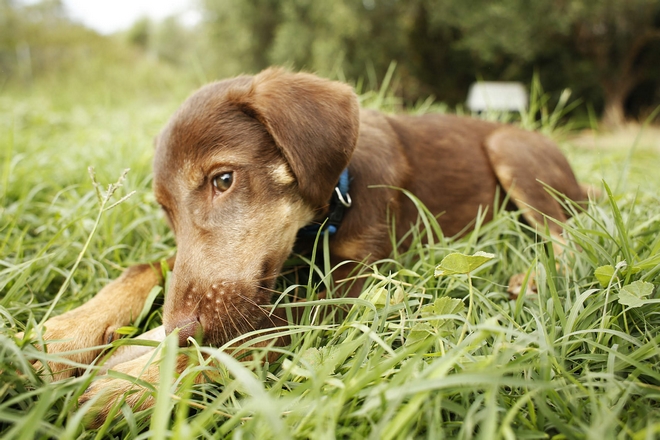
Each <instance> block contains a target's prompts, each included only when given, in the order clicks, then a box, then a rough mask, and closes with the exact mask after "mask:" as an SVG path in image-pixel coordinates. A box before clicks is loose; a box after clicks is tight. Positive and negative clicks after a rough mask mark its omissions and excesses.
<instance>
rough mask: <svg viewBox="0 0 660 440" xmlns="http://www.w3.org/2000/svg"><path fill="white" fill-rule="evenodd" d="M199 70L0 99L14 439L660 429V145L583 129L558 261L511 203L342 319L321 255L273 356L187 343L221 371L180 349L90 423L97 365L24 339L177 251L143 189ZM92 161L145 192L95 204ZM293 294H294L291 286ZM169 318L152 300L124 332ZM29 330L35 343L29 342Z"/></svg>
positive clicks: (575, 434) (408, 264) (2, 309)
mask: <svg viewBox="0 0 660 440" xmlns="http://www.w3.org/2000/svg"><path fill="white" fill-rule="evenodd" d="M199 82H200V81H197V80H190V81H187V82H182V83H176V84H175V83H174V82H173V81H169V82H168V81H164V82H163V84H162V90H160V91H159V92H158V93H150V92H142V91H140V89H138V88H134V89H129V90H124V91H122V92H121V93H114V92H112V89H108V88H103V87H101V86H99V85H95V86H94V88H92V89H91V90H89V91H88V90H87V88H86V85H85V84H69V85H68V86H67V87H64V88H62V89H60V88H58V87H57V85H56V84H52V85H51V86H50V87H47V86H42V87H35V88H34V89H32V91H31V92H29V93H28V92H25V91H23V92H20V91H12V92H11V93H10V92H4V93H3V94H2V95H0V166H1V167H2V172H1V174H0V176H1V178H0V200H1V201H0V436H1V437H2V438H21V439H23V438H25V439H31V438H57V439H73V438H165V437H172V438H181V439H188V438H222V437H225V436H231V437H234V438H259V439H266V438H282V439H289V438H374V439H381V438H382V439H393V438H412V437H422V438H434V439H437V438H482V439H494V438H507V439H514V438H570V439H573V438H598V439H608V438H639V439H650V438H655V437H657V436H658V435H660V368H659V365H660V349H659V348H658V343H659V341H660V330H659V328H660V313H659V310H660V309H659V307H658V303H659V302H660V300H659V299H657V297H658V293H657V290H658V285H659V284H660V203H659V201H660V200H659V196H658V191H657V189H658V188H659V187H660V174H658V172H657V170H658V168H659V167H660V151H658V150H657V149H655V148H654V147H652V146H646V145H644V144H642V143H635V139H634V137H631V138H630V139H626V140H624V141H622V142H621V144H620V145H616V146H611V145H608V146H607V147H602V148H600V147H599V137H595V140H594V142H593V143H591V144H590V147H589V148H585V147H578V146H576V145H574V144H573V143H572V141H571V139H572V137H571V136H572V135H573V133H561V132H556V136H557V137H558V140H559V141H560V143H561V146H562V149H563V150H564V152H565V153H566V154H567V156H568V157H569V160H570V161H571V163H572V164H573V165H574V167H575V170H576V173H577V175H578V178H579V179H580V180H581V181H584V182H588V183H590V184H592V185H594V186H598V187H600V188H602V192H603V197H602V198H601V199H600V200H598V201H596V202H593V203H591V204H590V205H589V206H588V208H587V209H586V210H584V211H583V210H581V209H580V208H577V207H571V209H574V210H575V213H576V216H575V217H574V218H572V219H571V220H570V221H569V222H568V223H567V224H566V226H565V230H566V237H567V242H566V245H565V247H566V249H565V251H564V252H563V253H562V254H561V255H560V256H555V255H554V254H553V252H552V246H550V245H549V242H548V239H547V235H546V234H544V232H543V231H537V232H535V231H531V230H529V228H528V227H527V226H525V225H524V224H522V223H520V222H518V221H517V219H516V216H515V215H513V214H512V213H508V212H501V211H498V212H497V213H496V216H495V219H494V221H492V222H490V223H488V224H477V227H476V228H475V230H474V231H473V232H471V233H470V234H468V235H466V236H465V237H462V238H460V239H454V238H452V237H446V238H443V239H442V240H439V241H438V242H434V243H430V244H427V243H424V241H423V240H422V237H423V236H424V232H423V231H422V232H421V233H418V234H417V235H416V237H415V240H413V245H412V246H411V248H410V249H409V250H407V251H405V252H400V253H397V254H396V255H393V256H392V258H391V259H388V260H386V261H382V262H379V263H378V264H375V265H373V266H370V267H365V268H364V269H363V271H362V272H361V274H360V276H364V277H366V278H367V283H366V285H365V290H364V292H363V294H362V296H361V297H360V298H359V299H357V300H352V301H348V300H343V299H336V300H332V301H331V302H333V303H344V304H345V305H346V309H347V310H349V312H348V314H347V316H346V317H345V319H343V320H340V319H337V318H334V317H332V316H330V318H329V319H328V320H326V321H323V322H319V318H318V317H319V316H320V314H318V313H317V312H318V309H319V308H327V307H328V306H327V304H326V303H327V302H321V301H315V300H314V299H315V295H316V294H317V293H318V292H319V291H321V290H324V289H327V290H328V291H329V292H331V293H332V292H333V289H334V286H333V285H332V282H331V281H330V280H329V278H328V277H327V276H326V275H327V274H328V273H329V271H331V269H332V268H329V267H321V268H318V269H317V273H318V274H319V275H318V276H317V277H315V278H312V279H311V280H310V281H309V282H307V281H304V282H303V283H302V285H301V286H300V287H299V291H300V292H303V294H306V295H307V297H308V299H309V300H310V301H309V302H308V303H307V306H306V307H307V309H308V310H307V311H308V313H307V317H306V319H305V321H304V322H303V323H302V324H301V325H299V326H290V327H288V328H284V329H282V332H286V333H288V334H290V335H291V338H292V343H291V345H290V346H288V347H285V348H284V350H283V355H282V356H281V357H280V359H279V360H278V361H277V362H276V363H273V364H263V363H261V362H257V361H251V362H248V361H245V362H238V361H234V360H233V359H232V358H230V357H228V356H227V354H226V352H225V351H223V350H222V349H221V348H197V347H193V348H189V349H187V350H189V351H190V352H192V353H191V355H192V356H191V357H193V358H195V359H198V358H201V357H200V356H199V353H202V352H203V353H205V354H206V355H208V359H215V362H216V363H219V364H221V365H220V366H219V367H217V368H213V370H214V371H215V372H214V377H215V379H216V382H215V383H212V384H201V385H200V384H193V383H192V382H193V379H194V377H195V376H196V375H197V374H199V373H200V372H205V373H207V372H209V371H210V369H211V367H210V366H208V365H205V362H204V361H202V362H201V365H200V364H199V363H197V364H191V366H190V367H189V368H188V370H186V371H185V372H184V374H182V375H181V376H179V377H173V376H172V374H171V373H168V371H169V368H168V365H169V363H168V362H169V361H171V360H172V359H173V358H174V356H175V354H176V353H175V350H174V349H173V348H171V344H169V345H167V344H166V346H165V347H164V348H163V349H164V361H163V367H162V368H163V370H162V372H163V377H164V380H163V381H162V382H161V385H158V386H156V387H155V388H154V392H155V393H156V394H157V399H156V401H157V404H156V406H155V407H154V408H152V409H150V410H147V411H143V412H137V413H133V412H132V411H131V410H130V408H128V407H127V406H126V405H123V406H122V405H121V404H120V405H118V406H117V407H116V411H117V413H118V415H119V416H118V417H117V418H116V419H113V420H108V422H106V424H104V425H103V426H102V427H101V428H99V429H98V430H90V429H86V428H85V427H84V425H85V421H87V420H88V419H89V418H90V417H92V416H93V415H94V413H95V411H97V409H98V404H99V403H98V402H90V403H88V404H86V405H83V406H81V407H79V406H78V403H77V398H78V397H79V396H80V395H81V394H82V393H83V392H84V391H85V389H86V388H87V387H88V386H89V383H90V381H92V380H94V377H95V375H96V370H95V368H90V369H88V370H86V371H85V372H84V374H82V375H81V376H79V377H77V378H74V379H68V380H64V381H60V382H55V383H49V382H48V381H45V380H44V379H43V378H42V375H41V374H40V372H39V371H35V370H34V368H33V367H32V365H31V363H32V362H34V361H35V360H47V359H50V360H52V359H55V358H56V357H57V355H55V354H47V353H42V352H41V351H39V350H37V349H36V348H34V346H33V345H32V343H34V340H37V341H38V340H39V337H40V336H39V335H40V328H39V326H38V324H39V323H40V322H42V321H43V320H44V317H45V316H47V315H49V314H53V315H55V314H60V313H62V312H64V311H67V310H69V309H71V308H73V307H76V306H78V305H80V304H82V303H83V302H84V301H86V300H88V299H89V298H90V297H91V296H92V295H94V293H96V292H97V291H99V290H100V289H101V288H102V287H103V286H104V285H106V284H107V283H108V282H109V281H110V280H112V279H114V278H116V277H117V276H118V275H119V274H120V273H121V271H122V270H123V269H124V268H126V267H128V266H130V265H132V264H135V263H141V262H146V261H157V260H161V259H163V258H166V257H168V256H170V255H172V254H173V253H174V246H175V244H174V239H173V236H172V234H171V233H170V232H169V231H168V229H167V228H166V225H165V221H164V219H163V216H162V215H161V213H160V212H159V209H158V207H157V205H156V203H155V201H154V198H153V195H152V194H151V191H150V186H151V174H150V172H151V171H150V170H151V163H150V162H151V158H152V156H153V137H154V136H155V135H156V134H157V132H158V130H159V129H160V127H161V126H162V125H163V124H164V123H165V121H166V120H167V118H168V117H169V115H170V114H171V113H172V112H173V111H174V109H175V108H176V107H177V106H178V104H179V103H180V102H181V101H182V100H183V99H184V97H185V96H186V94H187V93H189V92H190V91H191V90H192V88H193V84H196V83H199ZM113 85H116V80H115V83H113ZM111 86H112V85H111ZM157 89H158V85H156V86H152V87H151V88H150V89H149V90H150V91H153V90H157ZM364 99H365V100H368V99H370V95H368V94H365V95H364ZM371 102H372V104H373V102H374V101H373V100H372V101H371ZM375 102H376V104H375V105H380V104H382V100H380V101H379V100H378V99H376V100H375ZM541 128H548V129H549V127H541ZM88 166H93V167H94V169H95V174H96V179H97V180H98V182H100V183H101V184H102V186H103V187H107V185H108V184H110V183H113V182H115V181H117V179H118V178H119V176H120V175H121V174H122V172H123V170H124V169H126V168H130V171H129V173H128V175H127V178H126V180H125V181H124V182H123V186H122V187H121V188H120V189H119V190H118V191H117V192H116V193H115V194H114V195H113V197H112V201H118V200H120V199H121V198H122V197H124V196H126V195H128V194H130V193H131V192H133V191H135V193H134V194H133V195H132V196H131V197H129V198H128V199H126V200H124V201H122V202H121V203H119V204H118V205H117V206H115V207H113V208H112V209H110V210H107V211H106V212H104V213H103V214H102V215H101V216H99V215H98V214H99V202H98V200H97V195H96V191H95V189H94V186H93V182H92V180H91V178H90V176H89V174H88ZM603 182H605V184H606V186H605V185H604V184H603ZM608 191H609V194H608ZM111 203H112V202H111ZM97 218H98V219H99V220H98V221H97ZM425 220H426V221H427V223H428V225H429V227H431V228H433V227H434V221H433V219H432V218H426V219H425ZM322 248H323V243H320V244H319V252H323V249H322ZM456 252H458V253H463V254H466V255H473V254H475V253H476V252H486V253H489V254H492V255H493V258H492V259H490V260H488V261H486V262H485V264H483V265H481V266H480V267H478V268H476V269H474V270H473V271H472V272H471V273H470V274H468V275H464V274H457V275H449V276H439V277H436V276H435V274H434V272H435V269H436V267H437V266H438V265H439V264H440V263H441V261H442V260H443V258H444V257H446V256H447V255H449V254H451V253H456ZM532 271H534V272H535V273H536V276H537V284H538V293H537V294H534V295H523V296H520V297H518V298H517V299H511V298H510V297H509V295H508V294H507V292H506V284H507V280H508V278H509V276H511V275H513V274H515V273H530V272H532ZM280 287H281V289H283V290H287V291H290V290H291V289H293V286H292V285H291V281H290V280H282V281H281V282H280ZM159 296H160V298H156V299H155V303H159V302H161V303H162V292H161V293H160V294H159ZM160 320H161V315H160V310H159V309H158V308H157V307H153V308H151V309H150V310H148V313H147V314H146V316H145V318H144V319H143V320H142V321H141V322H140V323H138V324H136V329H131V328H126V329H125V330H126V332H127V333H128V332H130V331H132V330H139V331H142V330H146V329H149V328H152V327H155V326H157V325H159V324H160ZM23 331H26V332H27V333H28V334H30V337H31V338H32V339H33V340H30V338H26V339H20V338H16V337H15V335H16V333H18V332H23ZM168 341H169V340H168ZM170 342H171V341H170ZM117 343H118V342H115V345H117ZM108 348H110V346H109V347H108ZM262 351H263V350H262ZM261 354H263V353H260V352H257V353H255V358H257V359H258V358H259V357H260V355H261Z"/></svg>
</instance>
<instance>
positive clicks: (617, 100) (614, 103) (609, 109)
mask: <svg viewBox="0 0 660 440" xmlns="http://www.w3.org/2000/svg"><path fill="white" fill-rule="evenodd" d="M626 97H627V94H626V95H624V94H623V93H621V92H620V91H617V92H615V93H607V92H606V93H605V108H604V111H603V125H605V126H606V127H609V128H615V127H619V126H621V125H623V124H624V123H625V122H626V115H625V110H624V108H623V105H624V102H625V99H626Z"/></svg>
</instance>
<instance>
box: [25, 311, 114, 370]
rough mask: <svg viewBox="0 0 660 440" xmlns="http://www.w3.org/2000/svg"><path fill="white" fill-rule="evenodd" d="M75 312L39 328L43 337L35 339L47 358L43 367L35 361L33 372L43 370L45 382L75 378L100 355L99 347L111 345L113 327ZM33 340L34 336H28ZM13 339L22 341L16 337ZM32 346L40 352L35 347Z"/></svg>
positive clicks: (40, 362)
mask: <svg viewBox="0 0 660 440" xmlns="http://www.w3.org/2000/svg"><path fill="white" fill-rule="evenodd" d="M76 312H77V310H74V311H71V312H68V313H65V314H63V315H60V316H56V317H54V318H51V319H49V320H47V321H46V322H45V323H44V324H43V333H42V334H41V337H40V338H39V339H40V340H42V341H43V342H44V344H45V346H46V347H45V351H47V352H48V356H45V355H44V358H46V357H47V358H49V360H48V361H47V362H46V364H47V365H43V364H42V361H41V360H39V359H35V360H34V362H33V366H34V368H35V370H37V371H39V370H43V378H44V379H45V380H48V381H57V380H61V379H66V378H68V377H71V376H74V375H76V374H77V372H78V370H79V369H80V368H82V367H83V366H84V365H88V364H90V363H92V362H93V361H94V359H96V357H97V356H98V355H99V354H100V353H101V351H102V349H103V345H105V344H107V343H109V342H112V339H113V338H114V337H115V333H114V331H115V329H116V328H117V327H116V326H112V325H110V323H108V322H107V321H106V320H103V319H97V318H95V317H94V316H85V314H83V313H76ZM28 336H29V337H30V338H31V339H34V333H31V334H30V335H28ZM16 338H17V339H24V338H25V335H24V334H22V333H19V334H17V335H16ZM35 346H36V347H37V348H38V349H40V350H44V347H42V346H41V345H40V344H39V343H37V344H35Z"/></svg>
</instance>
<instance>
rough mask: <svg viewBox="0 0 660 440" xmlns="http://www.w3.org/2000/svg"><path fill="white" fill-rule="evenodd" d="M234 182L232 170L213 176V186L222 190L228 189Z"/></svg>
mask: <svg viewBox="0 0 660 440" xmlns="http://www.w3.org/2000/svg"><path fill="white" fill-rule="evenodd" d="M232 182H234V173H231V172H226V173H220V174H218V175H217V176H215V177H214V178H213V186H215V187H216V188H217V190H218V191H221V192H224V191H227V190H228V189H229V188H230V187H231V184H232Z"/></svg>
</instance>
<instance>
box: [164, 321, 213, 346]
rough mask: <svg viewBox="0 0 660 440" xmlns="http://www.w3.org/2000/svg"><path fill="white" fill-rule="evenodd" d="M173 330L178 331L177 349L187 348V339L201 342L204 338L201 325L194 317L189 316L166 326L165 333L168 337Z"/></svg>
mask: <svg viewBox="0 0 660 440" xmlns="http://www.w3.org/2000/svg"><path fill="white" fill-rule="evenodd" d="M175 329H179V347H186V346H188V338H193V339H197V340H199V341H201V340H202V339H203V337H204V330H203V328H202V324H201V323H200V322H199V318H198V317H196V316H191V317H189V318H185V319H182V320H179V321H177V322H174V323H170V324H169V325H167V326H166V328H165V331H166V333H167V334H168V335H169V334H170V333H172V332H173V331H174V330H175Z"/></svg>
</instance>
